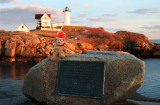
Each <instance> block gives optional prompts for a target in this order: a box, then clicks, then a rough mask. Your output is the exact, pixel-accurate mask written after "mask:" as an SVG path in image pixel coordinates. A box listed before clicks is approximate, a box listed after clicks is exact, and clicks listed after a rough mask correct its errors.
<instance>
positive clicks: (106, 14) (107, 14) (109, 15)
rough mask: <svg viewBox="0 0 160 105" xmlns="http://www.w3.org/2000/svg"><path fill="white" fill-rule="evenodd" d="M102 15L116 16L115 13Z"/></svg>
mask: <svg viewBox="0 0 160 105" xmlns="http://www.w3.org/2000/svg"><path fill="white" fill-rule="evenodd" d="M102 16H111V17H112V16H115V14H103V15H102Z"/></svg>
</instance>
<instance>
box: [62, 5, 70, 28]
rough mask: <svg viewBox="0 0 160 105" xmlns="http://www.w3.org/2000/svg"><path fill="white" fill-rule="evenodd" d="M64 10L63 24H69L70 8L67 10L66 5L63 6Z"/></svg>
mask: <svg viewBox="0 0 160 105" xmlns="http://www.w3.org/2000/svg"><path fill="white" fill-rule="evenodd" d="M63 12H64V24H63V25H64V26H70V25H71V16H70V12H71V10H69V8H68V7H66V8H65V10H64V11H63Z"/></svg>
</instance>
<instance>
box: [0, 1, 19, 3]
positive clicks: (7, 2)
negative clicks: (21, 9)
mask: <svg viewBox="0 0 160 105" xmlns="http://www.w3.org/2000/svg"><path fill="white" fill-rule="evenodd" d="M11 2H15V3H18V2H19V1H18V0H0V3H11Z"/></svg>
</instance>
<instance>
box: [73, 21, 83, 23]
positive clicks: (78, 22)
mask: <svg viewBox="0 0 160 105" xmlns="http://www.w3.org/2000/svg"><path fill="white" fill-rule="evenodd" d="M81 22H82V21H81V20H72V21H71V23H81Z"/></svg>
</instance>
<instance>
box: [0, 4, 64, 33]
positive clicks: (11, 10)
mask: <svg viewBox="0 0 160 105" xmlns="http://www.w3.org/2000/svg"><path fill="white" fill-rule="evenodd" d="M44 12H47V13H48V14H52V18H53V19H52V20H54V22H57V21H63V20H62V19H61V16H62V15H63V11H62V10H60V9H55V8H46V7H41V6H37V5H20V6H16V7H0V13H1V16H0V23H1V26H3V27H4V28H5V29H6V30H15V29H16V28H17V27H18V26H19V25H20V24H22V23H25V24H26V23H28V24H35V19H34V17H35V14H43V13H44ZM7 26H9V27H10V26H14V27H12V29H11V27H10V29H9V28H8V27H7ZM15 26H17V27H16V28H15ZM29 27H30V26H29ZM34 27H35V26H34Z"/></svg>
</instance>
